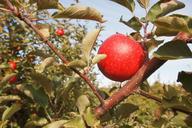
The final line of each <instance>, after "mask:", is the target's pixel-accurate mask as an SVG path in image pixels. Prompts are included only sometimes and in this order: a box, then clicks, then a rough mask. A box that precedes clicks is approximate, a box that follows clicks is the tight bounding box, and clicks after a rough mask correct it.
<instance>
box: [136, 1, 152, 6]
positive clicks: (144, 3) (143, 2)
mask: <svg viewBox="0 0 192 128" xmlns="http://www.w3.org/2000/svg"><path fill="white" fill-rule="evenodd" d="M137 2H138V3H139V5H140V6H141V7H142V8H147V7H148V6H149V2H150V0H137Z"/></svg>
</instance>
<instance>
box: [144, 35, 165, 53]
mask: <svg viewBox="0 0 192 128" xmlns="http://www.w3.org/2000/svg"><path fill="white" fill-rule="evenodd" d="M163 42H164V41H163V40H156V39H154V38H152V39H150V40H148V41H147V42H146V43H145V44H146V47H147V49H148V51H151V50H153V49H154V48H156V47H157V46H158V45H160V44H162V43H163Z"/></svg>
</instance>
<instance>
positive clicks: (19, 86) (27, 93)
mask: <svg viewBox="0 0 192 128" xmlns="http://www.w3.org/2000/svg"><path fill="white" fill-rule="evenodd" d="M16 88H17V89H18V90H19V91H20V92H22V93H24V94H25V95H26V96H28V97H30V98H31V99H33V95H32V93H31V92H30V90H29V89H27V88H26V86H25V85H23V84H17V85H16Z"/></svg>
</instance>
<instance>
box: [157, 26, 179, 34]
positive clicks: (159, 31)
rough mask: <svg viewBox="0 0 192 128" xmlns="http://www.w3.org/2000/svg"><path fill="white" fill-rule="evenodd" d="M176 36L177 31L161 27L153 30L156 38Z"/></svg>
mask: <svg viewBox="0 0 192 128" xmlns="http://www.w3.org/2000/svg"><path fill="white" fill-rule="evenodd" d="M177 34H178V31H175V30H171V29H167V28H163V27H157V28H156V30H155V35H156V36H176V35H177Z"/></svg>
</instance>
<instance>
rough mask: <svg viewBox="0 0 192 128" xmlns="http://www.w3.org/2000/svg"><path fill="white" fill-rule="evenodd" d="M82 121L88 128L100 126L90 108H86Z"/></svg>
mask: <svg viewBox="0 0 192 128" xmlns="http://www.w3.org/2000/svg"><path fill="white" fill-rule="evenodd" d="M83 117H84V120H85V121H86V124H87V125H88V126H89V127H95V128H96V127H97V126H98V125H99V124H100V121H99V120H97V118H96V117H95V115H94V113H93V112H92V110H91V108H90V107H88V108H87V109H86V111H85V113H84V115H83Z"/></svg>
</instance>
